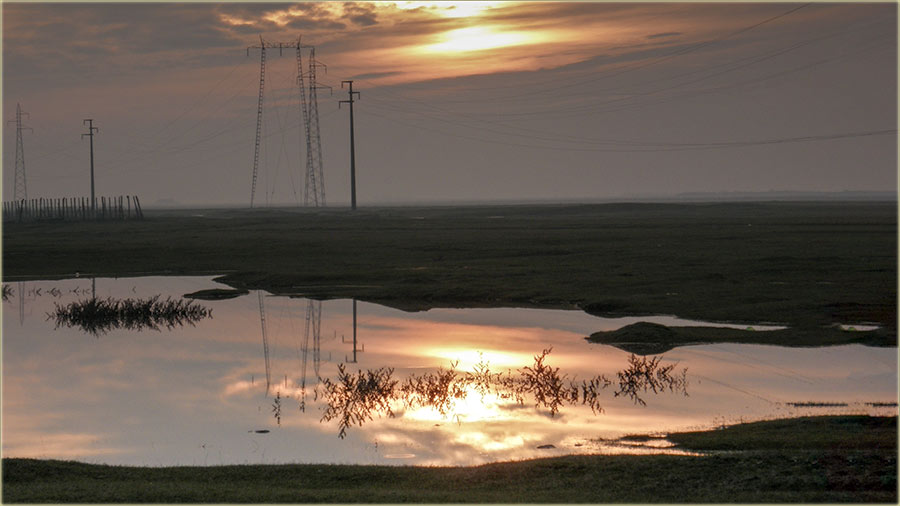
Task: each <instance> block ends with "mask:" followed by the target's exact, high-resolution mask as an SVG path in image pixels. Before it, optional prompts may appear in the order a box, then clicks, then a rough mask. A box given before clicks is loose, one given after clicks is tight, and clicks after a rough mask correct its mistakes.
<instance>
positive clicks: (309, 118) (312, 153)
mask: <svg viewBox="0 0 900 506" xmlns="http://www.w3.org/2000/svg"><path fill="white" fill-rule="evenodd" d="M298 54H299V53H298ZM297 65H298V70H299V66H300V60H299V58H298V60H297ZM318 67H323V68H327V67H325V64H323V63H321V62H319V61H318V60H316V48H315V47H312V46H310V49H309V72H308V73H307V74H306V76H307V78H308V79H309V104H308V106H307V105H306V104H304V107H303V109H304V111H306V110H308V113H307V114H306V115H305V116H304V122H305V124H306V184H305V187H304V191H303V204H304V205H307V206H308V205H310V193H312V204H313V205H314V206H316V207H319V206H323V207H324V206H325V175H324V174H323V172H322V136H321V135H320V133H319V100H318V95H317V90H319V89H324V88H328V90H329V91H331V87H329V86H323V85H320V84H318V83H317V82H316V69H317V68H318ZM300 75H301V78H300V88H301V94H300V98H301V100H303V101H305V100H306V94H305V93H303V92H302V88H303V78H302V75H303V74H302V73H301V74H300Z"/></svg>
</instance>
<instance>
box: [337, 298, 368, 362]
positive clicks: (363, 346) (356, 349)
mask: <svg viewBox="0 0 900 506" xmlns="http://www.w3.org/2000/svg"><path fill="white" fill-rule="evenodd" d="M341 342H342V343H344V344H347V341H345V340H344V336H341ZM364 351H366V345H365V344H364V345H362V349H358V348H357V347H356V299H353V360H347V355H344V362H350V363H351V364H355V363H356V353H357V352H359V353H362V352H364Z"/></svg>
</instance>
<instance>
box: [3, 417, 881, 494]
mask: <svg viewBox="0 0 900 506" xmlns="http://www.w3.org/2000/svg"><path fill="white" fill-rule="evenodd" d="M668 438H669V440H671V441H673V442H675V443H676V444H677V445H678V446H679V447H681V448H684V449H688V450H694V451H697V452H705V453H706V454H705V455H704V456H701V457H695V456H682V455H643V456H638V455H607V456H584V455H582V456H569V457H559V458H548V459H538V460H530V461H523V462H503V463H497V464H488V465H483V466H475V467H391V466H348V465H303V464H292V465H244V466H217V467H170V468H146V467H116V466H101V465H90V464H82V463H77V462H61V461H48V460H29V459H4V460H3V496H2V499H3V502H7V503H20V502H26V503H36V502H44V503H46V502H70V503H71V502H78V503H108V502H125V503H140V502H157V503H159V502H164V503H176V502H212V503H223V502H229V503H263V502H266V503H296V502H338V503H349V502H389V503H398V502H428V503H443V502H481V503H486V502H503V503H515V502H543V503H570V502H572V503H576V502H578V503H609V502H639V503H649V502H667V503H698V502H713V503H723V502H725V503H733V502H738V503H748V502H754V503H758V502H762V503H786V502H882V503H896V502H897V417H886V418H875V417H865V416H838V417H814V418H800V419H794V420H777V421H771V422H757V423H750V424H743V425H738V426H732V427H729V428H726V429H724V430H715V431H710V432H699V433H680V434H670V435H669V436H668ZM632 439H635V438H632Z"/></svg>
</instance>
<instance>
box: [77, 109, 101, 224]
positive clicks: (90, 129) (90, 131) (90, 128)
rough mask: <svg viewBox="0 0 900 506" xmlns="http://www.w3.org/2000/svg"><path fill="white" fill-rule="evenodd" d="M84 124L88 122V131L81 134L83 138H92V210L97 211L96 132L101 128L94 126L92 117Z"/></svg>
mask: <svg viewBox="0 0 900 506" xmlns="http://www.w3.org/2000/svg"><path fill="white" fill-rule="evenodd" d="M83 124H87V126H88V133H86V134H81V138H82V139H84V136H85V135H87V136H88V137H90V138H91V212H96V211H97V200H96V199H95V198H94V132H99V131H100V129H99V128H97V127H95V126H94V120H92V119H86V120H84V121H83V122H82V125H83Z"/></svg>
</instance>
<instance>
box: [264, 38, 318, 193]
mask: <svg viewBox="0 0 900 506" xmlns="http://www.w3.org/2000/svg"><path fill="white" fill-rule="evenodd" d="M251 49H259V50H260V60H259V61H260V63H259V99H258V101H257V110H256V145H255V147H254V151H253V177H252V182H251V187H250V207H253V203H254V199H255V195H256V180H257V173H258V171H259V150H260V144H261V142H262V137H261V136H262V122H263V103H264V92H265V81H266V49H278V52H279V55H282V54H283V51H284V50H285V49H295V50H296V55H297V86H298V87H299V88H300V115H301V125H303V128H302V129H301V132H300V135H301V137H305V141H306V142H305V145H306V176H305V178H304V189H303V204H304V205H306V206H309V205H314V206H316V207H318V206H324V205H325V176H324V172H323V163H322V137H321V135H320V133H319V104H318V97H317V91H318V90H319V89H324V88H328V89H329V90H330V89H331V88H330V87H329V86H325V85H321V84H319V83H318V82H317V81H316V69H317V68H318V67H325V64H323V63H322V62H320V61H318V60H316V48H315V47H313V46H310V45H305V44H303V43H302V42H301V38H300V37H298V38H297V40H296V42H271V41H265V40H263V38H262V36H260V37H259V45H258V46H249V47H247V55H248V56H249V54H250V50H251ZM303 50H309V66H308V70H307V71H306V72H304V71H303ZM300 145H301V146H302V145H304V142H303V139H301V142H300ZM301 158H302V157H301Z"/></svg>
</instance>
